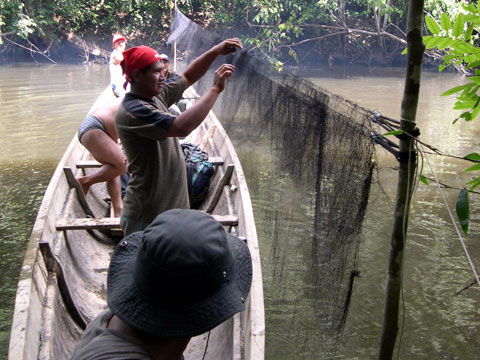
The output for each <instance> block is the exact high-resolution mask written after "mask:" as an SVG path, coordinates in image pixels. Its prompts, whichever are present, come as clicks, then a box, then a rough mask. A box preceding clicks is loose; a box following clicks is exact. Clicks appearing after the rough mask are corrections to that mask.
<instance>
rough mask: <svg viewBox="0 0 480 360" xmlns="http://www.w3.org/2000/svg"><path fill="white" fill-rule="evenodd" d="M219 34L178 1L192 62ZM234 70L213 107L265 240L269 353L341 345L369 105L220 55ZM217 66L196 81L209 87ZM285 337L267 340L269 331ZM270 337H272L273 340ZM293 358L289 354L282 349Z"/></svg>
mask: <svg viewBox="0 0 480 360" xmlns="http://www.w3.org/2000/svg"><path fill="white" fill-rule="evenodd" d="M225 37H226V35H225V34H222V38H220V37H219V36H217V35H214V34H211V33H209V32H207V31H205V30H203V29H202V28H201V27H200V26H198V25H197V24H195V23H193V22H191V21H190V20H189V19H188V18H186V17H185V16H184V15H183V14H181V13H180V12H179V11H178V10H177V11H176V12H175V18H174V21H173V24H172V35H171V36H170V38H169V42H170V43H172V42H173V41H174V40H175V41H176V43H177V47H178V51H179V52H180V53H181V54H182V56H184V57H185V59H186V63H189V62H190V61H191V60H192V59H194V58H195V57H196V56H198V55H200V54H201V53H203V52H204V51H206V50H207V49H209V48H210V47H211V46H213V45H215V44H217V43H219V42H220V41H221V40H223V39H224V38H225ZM217 61H218V63H216V64H214V65H213V66H212V67H211V69H212V72H213V70H215V69H216V68H217V67H218V66H219V65H220V64H221V63H225V62H228V63H232V64H233V65H235V68H236V72H235V74H234V75H233V76H232V77H231V78H230V79H229V80H228V84H227V86H226V88H225V90H224V92H223V93H222V95H221V96H220V98H219V99H218V100H217V103H216V105H215V108H214V111H215V114H216V115H217V117H218V118H219V119H220V121H221V122H222V123H223V125H224V127H225V128H226V130H227V132H228V133H229V135H230V137H231V138H232V141H233V142H234V144H235V147H236V149H237V152H239V155H240V158H241V161H242V165H243V167H244V171H245V174H246V177H247V182H248V185H249V190H250V193H251V196H252V202H253V205H254V212H255V214H254V215H255V220H256V224H257V231H258V233H259V242H260V246H261V252H262V253H261V257H262V268H263V276H264V287H265V307H266V317H267V353H269V354H270V355H272V356H276V357H274V358H283V357H279V355H280V354H282V353H285V352H288V350H287V349H286V348H288V347H291V348H292V349H291V351H292V352H295V353H296V355H298V354H299V353H302V351H305V349H306V348H309V347H312V346H314V345H313V344H314V343H316V344H318V343H319V342H321V343H322V344H323V345H322V347H323V348H326V347H328V344H329V343H331V344H334V343H335V340H336V339H338V334H340V333H341V330H342V329H343V327H344V325H345V320H346V314H347V311H348V304H349V299H350V294H351V289H352V285H353V279H354V278H355V277H356V275H358V269H357V266H356V256H357V252H358V244H359V240H360V230H361V226H362V222H363V218H364V214H365V210H366V206H367V200H368V195H369V189H370V182H371V178H372V168H373V151H374V148H373V142H372V140H371V137H370V135H371V125H370V120H369V117H370V113H369V112H368V111H366V110H365V109H363V108H361V107H359V106H357V105H355V104H353V103H351V102H349V101H347V100H345V99H343V98H341V97H339V96H336V95H333V94H331V93H329V92H328V91H326V90H323V89H321V88H319V87H316V86H314V85H313V84H312V83H310V82H308V81H306V80H304V79H302V78H299V77H297V76H295V75H293V74H291V73H288V72H285V71H283V72H282V73H281V74H280V73H278V72H276V71H275V70H274V69H272V67H271V66H270V65H269V64H268V63H267V62H264V61H263V60H262V59H261V58H260V57H259V56H257V55H256V54H255V51H254V50H252V49H244V50H242V51H237V52H236V53H235V54H232V55H229V56H226V57H220V58H218V59H217ZM212 72H210V73H209V74H207V75H206V76H204V77H203V78H202V79H201V80H200V81H199V82H198V83H197V85H196V86H197V92H198V93H199V94H202V93H204V92H205V91H206V90H207V89H208V88H209V87H210V86H211V85H212V79H213V74H212ZM272 329H275V333H276V334H277V335H276V336H284V337H285V339H283V340H282V341H281V342H282V346H281V348H280V349H277V351H278V354H275V351H276V350H271V349H268V348H269V344H271V341H269V333H270V334H271V331H272ZM272 341H273V340H272ZM284 358H287V357H284Z"/></svg>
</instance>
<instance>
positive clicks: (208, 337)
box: [202, 331, 211, 360]
mask: <svg viewBox="0 0 480 360" xmlns="http://www.w3.org/2000/svg"><path fill="white" fill-rule="evenodd" d="M210 333H211V331H209V332H208V336H207V342H206V343H205V351H204V353H203V357H202V360H205V356H206V355H207V349H208V342H209V341H210Z"/></svg>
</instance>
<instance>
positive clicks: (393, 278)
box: [378, 0, 424, 360]
mask: <svg viewBox="0 0 480 360" xmlns="http://www.w3.org/2000/svg"><path fill="white" fill-rule="evenodd" d="M423 3H424V0H410V1H409V6H408V20H407V42H408V45H407V49H408V55H407V71H406V77H405V88H404V93H403V99H402V108H401V122H400V128H401V129H402V130H403V131H404V133H412V130H414V129H415V117H416V112H417V105H418V94H419V90H420V76H421V73H422V58H423V52H424V45H423V42H422V24H423ZM412 135H413V136H414V137H415V135H414V134H412ZM414 142H415V139H414V138H411V137H410V136H405V135H404V136H402V138H401V139H400V155H401V160H400V164H399V171H398V184H397V200H396V205H395V213H394V224H393V231H392V238H391V244H390V258H389V264H388V273H387V287H386V294H385V308H384V315H383V316H384V319H383V330H382V337H381V340H380V349H379V355H378V358H379V359H381V360H386V359H391V358H392V355H393V350H394V348H395V341H396V338H397V333H398V313H399V303H400V294H401V289H402V265H403V249H404V246H405V238H406V235H407V228H408V211H409V206H410V200H411V197H412V190H413V178H414V173H415V169H416V166H417V161H416V151H415V144H414Z"/></svg>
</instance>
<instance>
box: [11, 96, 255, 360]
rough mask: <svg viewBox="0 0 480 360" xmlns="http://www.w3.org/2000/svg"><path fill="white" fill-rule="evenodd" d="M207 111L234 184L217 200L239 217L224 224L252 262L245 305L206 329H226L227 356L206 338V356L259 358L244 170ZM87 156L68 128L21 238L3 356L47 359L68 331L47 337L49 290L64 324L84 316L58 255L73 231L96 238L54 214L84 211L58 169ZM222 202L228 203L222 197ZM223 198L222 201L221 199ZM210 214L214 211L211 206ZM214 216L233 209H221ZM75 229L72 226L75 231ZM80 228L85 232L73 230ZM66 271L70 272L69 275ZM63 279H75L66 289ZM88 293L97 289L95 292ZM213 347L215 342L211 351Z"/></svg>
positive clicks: (79, 323)
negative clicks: (62, 224)
mask: <svg viewBox="0 0 480 360" xmlns="http://www.w3.org/2000/svg"><path fill="white" fill-rule="evenodd" d="M109 91H110V89H109V88H107V89H106V90H105V91H104V93H103V94H102V95H101V96H100V97H99V98H98V99H97V102H96V103H95V105H94V107H95V106H97V105H98V103H99V102H101V101H102V97H105V96H108V95H109ZM189 91H193V89H188V90H187V91H186V94H189ZM110 93H111V91H110ZM92 108H93V107H92ZM207 118H208V119H207V120H205V122H204V124H202V125H201V127H203V126H205V127H206V128H208V126H210V125H208V126H207V122H208V123H209V124H214V125H215V126H216V127H217V129H216V132H217V135H216V137H217V138H220V139H222V143H221V144H218V143H215V141H213V140H212V141H211V142H210V146H213V147H214V151H215V153H214V154H213V155H214V156H218V155H219V154H221V153H222V152H224V153H225V156H220V157H221V158H223V159H224V161H225V163H221V164H218V165H217V166H218V167H219V168H221V169H222V170H221V171H224V170H225V169H227V166H228V165H230V164H233V165H234V171H233V177H232V182H234V183H235V185H234V186H236V188H235V189H234V190H233V191H231V189H232V188H228V186H224V187H223V189H222V193H221V198H222V201H223V202H224V204H223V205H222V206H226V208H227V209H229V210H228V211H227V212H229V213H230V212H237V214H236V215H237V216H238V224H235V225H226V227H227V228H228V229H232V230H234V231H235V232H237V233H238V236H240V237H242V238H245V239H246V241H247V245H248V246H249V249H250V253H251V256H252V266H253V276H252V287H251V290H250V294H249V296H248V297H247V299H246V303H245V306H246V310H245V311H243V312H241V313H238V314H236V315H235V316H234V317H233V318H231V319H229V320H227V321H226V322H225V323H224V324H222V325H221V326H219V327H218V328H215V329H213V330H212V333H215V334H216V336H219V337H223V334H227V333H228V334H229V335H228V336H229V337H228V339H230V340H229V341H230V343H229V342H228V341H226V340H221V341H220V344H221V343H223V344H224V346H228V347H230V348H229V349H224V350H222V349H220V351H221V352H222V354H223V352H224V354H225V355H228V357H216V355H219V354H220V353H219V354H217V353H215V352H214V351H215V346H214V345H213V344H211V345H209V351H208V353H207V359H208V358H211V359H216V358H231V359H236V360H237V359H246V360H261V359H263V358H264V347H265V318H264V317H265V314H264V304H263V285H262V273H261V266H260V256H259V246H258V239H257V233H256V229H255V223H254V218H253V208H252V204H251V200H250V195H249V192H248V187H247V184H246V180H245V176H244V173H243V169H242V166H241V164H240V161H239V159H238V156H237V154H236V152H235V149H234V147H233V144H232V143H231V141H230V139H229V138H228V135H227V134H226V132H225V129H224V128H223V126H222V125H221V124H220V122H219V121H218V119H217V118H216V117H215V115H214V114H213V112H210V114H209V115H208V117H207ZM207 130H208V129H207ZM88 158H89V154H88V152H87V151H86V149H85V148H84V147H83V146H82V145H81V144H80V143H79V141H78V138H77V136H76V135H75V136H74V137H73V139H72V141H71V142H70V145H69V146H68V148H67V150H66V151H65V153H64V155H63V156H62V158H61V160H60V162H59V163H58V165H57V168H56V169H55V172H54V174H53V176H52V178H51V180H50V183H49V185H48V187H47V189H46V191H45V195H44V198H43V200H42V203H41V205H40V208H39V211H38V214H37V218H36V221H35V224H34V226H33V229H32V232H31V235H30V239H29V242H28V244H27V249H26V252H25V257H24V260H23V265H22V270H21V273H20V279H19V283H18V287H17V294H16V301H15V309H14V315H13V322H12V328H11V337H10V345H9V359H10V360H18V359H21V360H30V359H32V360H33V359H39V358H42V359H53V358H54V355H53V354H55V346H58V345H57V344H56V343H58V341H61V339H62V336H68V334H67V335H63V334H62V335H61V336H59V339H60V340H57V341H56V340H55V339H51V338H53V337H54V336H55V331H56V328H55V324H54V322H55V321H57V319H55V318H54V317H55V316H56V315H55V310H54V309H53V310H52V309H50V311H46V310H45V309H44V307H43V306H45V305H47V302H50V303H51V301H53V300H54V299H52V298H51V296H58V294H60V297H61V298H62V305H61V306H60V307H58V306H57V308H61V309H66V310H67V313H68V315H67V316H68V317H69V318H71V319H72V320H69V321H70V324H67V326H66V327H67V328H68V327H70V328H71V327H73V328H75V329H74V331H77V332H78V329H80V330H81V329H82V328H84V327H85V324H86V323H88V322H89V320H91V316H85V315H84V312H83V311H85V309H84V307H82V306H83V305H84V304H80V307H78V306H77V305H76V301H75V298H76V299H78V298H79V288H78V286H81V285H77V284H72V283H71V280H72V275H70V273H68V276H65V275H67V274H66V273H65V272H68V271H69V269H71V268H72V265H71V264H69V265H68V266H66V267H64V266H63V265H62V261H64V260H65V256H68V251H69V250H68V249H67V250H65V249H66V248H68V247H69V246H70V245H69V243H70V242H71V241H73V243H72V244H71V245H76V246H77V247H78V244H75V240H78V237H79V236H89V238H92V239H93V238H96V237H97V236H95V235H96V234H97V230H94V231H95V235H94V234H93V233H90V232H91V230H63V231H57V230H56V222H57V219H62V218H63V219H64V218H65V217H66V216H67V217H68V216H69V215H68V214H70V216H71V215H75V218H78V217H85V214H83V213H81V209H80V207H79V205H78V204H76V201H77V199H76V196H75V191H74V190H73V189H70V187H69V185H68V183H67V180H66V178H65V175H64V172H63V168H64V167H65V166H70V167H72V166H74V164H75V163H78V162H81V161H88ZM78 171H85V169H76V172H77V173H78ZM91 193H95V191H92V192H89V197H90V199H89V201H91V199H92V196H93V195H90V194H91ZM231 197H232V198H234V199H235V201H234V202H231ZM59 200H60V201H59ZM229 201H230V203H228V202H229ZM225 202H227V203H228V204H227V205H225ZM235 202H236V203H235ZM102 203H103V204H102ZM99 204H101V205H102V206H105V203H104V202H103V201H102V200H101V199H100V200H99ZM232 208H233V210H232ZM78 209H80V212H78V211H79V210H78ZM213 214H215V210H214V211H213ZM216 215H233V214H225V213H220V214H216ZM75 231H76V232H77V233H74V232H75ZM67 232H68V233H67ZM80 232H83V233H84V234H90V235H78V234H79V233H80ZM92 235H94V236H92ZM100 235H101V236H100V238H102V236H103V235H102V234H100ZM97 240H99V239H97ZM97 240H95V241H94V242H95V243H96V244H97V245H96V247H97V248H98V249H100V250H101V251H104V249H106V248H107V247H108V246H110V247H111V245H109V244H106V242H102V241H97ZM102 243H103V244H102ZM100 250H99V251H100ZM92 251H93V250H92ZM97 265H98V264H97ZM107 267H108V264H107ZM92 268H93V270H94V271H95V272H97V274H96V275H95V276H97V280H98V278H101V277H102V276H104V275H105V274H104V273H102V271H103V269H102V268H98V267H97V268H95V267H92ZM68 278H70V282H69V281H68ZM52 282H54V284H52ZM83 283H84V282H82V281H80V282H79V284H83ZM69 285H75V286H73V288H69ZM80 290H81V289H80ZM52 294H53V295H52ZM92 296H97V295H96V294H95V293H94V294H93V295H92ZM96 299H97V298H96ZM98 299H99V298H98ZM100 300H101V299H100ZM85 301H88V300H85ZM51 306H53V305H51ZM93 309H95V307H93ZM57 316H58V315H57ZM52 317H53V318H52ZM45 318H48V319H50V320H49V321H51V323H49V324H43V322H42V321H43V320H44V319H45ZM77 328H78V329H77ZM57 331H58V329H57ZM228 339H227V340H228ZM201 344H202V342H200V345H198V346H199V347H201V346H202V345H201ZM219 346H220V345H219ZM218 349H219V348H218V346H217V350H218ZM209 354H211V355H210V357H209V356H208V355H209ZM212 356H213V357H212ZM187 359H188V357H187Z"/></svg>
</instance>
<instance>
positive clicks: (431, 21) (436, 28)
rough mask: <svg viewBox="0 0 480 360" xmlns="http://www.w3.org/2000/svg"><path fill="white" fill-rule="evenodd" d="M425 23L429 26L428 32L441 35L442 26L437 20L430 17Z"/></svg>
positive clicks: (428, 16)
mask: <svg viewBox="0 0 480 360" xmlns="http://www.w3.org/2000/svg"><path fill="white" fill-rule="evenodd" d="M425 23H426V24H427V28H428V30H430V32H431V33H432V34H434V35H438V34H439V33H440V26H438V24H437V22H436V21H435V19H434V18H432V17H431V16H430V15H427V16H425Z"/></svg>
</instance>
